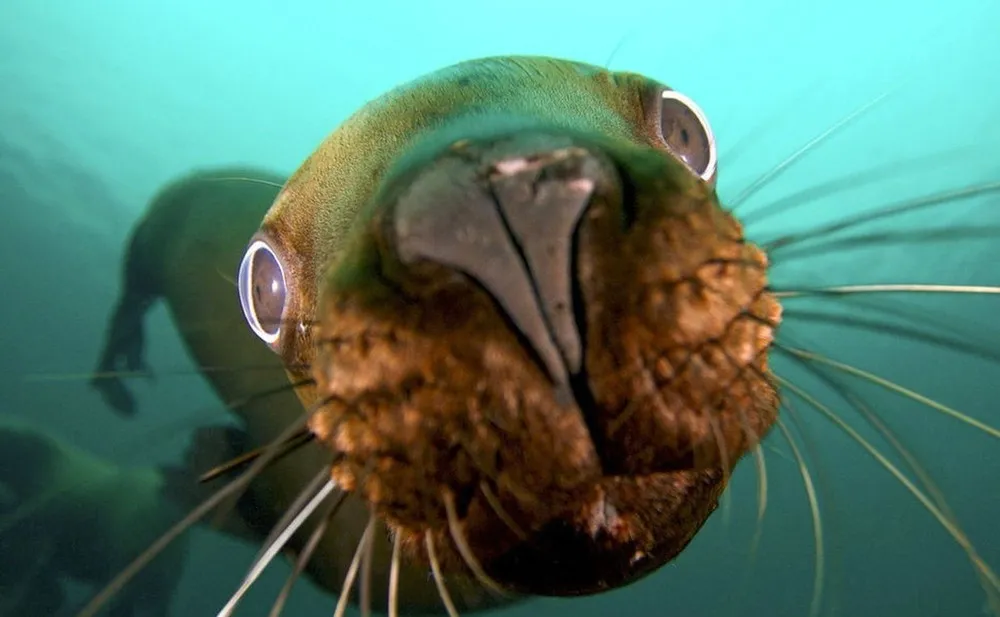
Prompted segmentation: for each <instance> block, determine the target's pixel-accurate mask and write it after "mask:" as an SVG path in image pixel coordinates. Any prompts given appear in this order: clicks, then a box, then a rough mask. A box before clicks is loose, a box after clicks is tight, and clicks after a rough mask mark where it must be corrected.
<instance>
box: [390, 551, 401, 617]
mask: <svg viewBox="0 0 1000 617" xmlns="http://www.w3.org/2000/svg"><path fill="white" fill-rule="evenodd" d="M401 543H402V539H401V538H400V535H399V533H395V534H393V537H392V561H390V563H389V617H399V562H400V556H399V553H400V549H399V546H400V544H401Z"/></svg>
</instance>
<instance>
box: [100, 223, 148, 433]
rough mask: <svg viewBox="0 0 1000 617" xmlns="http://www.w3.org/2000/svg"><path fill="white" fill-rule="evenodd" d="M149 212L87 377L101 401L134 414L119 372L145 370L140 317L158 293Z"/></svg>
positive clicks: (127, 257)
mask: <svg viewBox="0 0 1000 617" xmlns="http://www.w3.org/2000/svg"><path fill="white" fill-rule="evenodd" d="M154 214H155V211H151V212H150V213H149V214H148V215H147V216H146V217H145V218H144V219H143V220H142V221H141V222H140V223H139V225H138V226H137V227H136V229H135V231H134V232H133V234H132V237H131V239H130V242H129V246H128V251H127V253H126V255H125V261H124V264H123V266H124V267H123V269H122V270H123V272H122V287H123V289H122V292H121V295H120V296H119V298H118V302H117V304H116V305H115V310H114V312H113V313H112V315H111V320H110V322H109V324H108V330H107V334H106V336H105V340H104V347H103V348H102V350H101V355H100V357H99V359H98V362H97V367H96V369H95V374H94V376H93V377H92V378H91V380H90V385H91V386H92V387H94V388H95V389H96V390H97V391H98V392H99V393H100V394H101V397H102V398H103V399H104V401H105V402H106V403H107V404H108V405H110V406H111V407H112V408H113V409H114V410H115V411H117V412H119V413H121V414H123V415H127V416H131V415H134V414H135V397H134V396H133V395H132V393H131V392H130V391H129V390H128V388H127V387H126V386H125V383H124V381H123V379H122V375H121V373H123V372H126V373H146V374H149V368H148V367H147V365H146V363H145V360H144V352H145V342H146V337H145V328H144V325H145V324H144V322H143V319H144V318H145V316H146V313H148V312H149V309H150V308H151V307H152V306H153V304H154V303H155V302H156V300H157V299H159V297H160V295H161V291H160V289H159V287H160V285H159V277H158V276H157V274H156V273H157V271H158V270H157V268H158V266H159V260H158V259H156V256H155V253H156V250H155V249H156V243H155V239H156V229H155V228H154V227H155V226H156V224H157V223H158V221H157V220H156V219H155V218H154V216H153V215H154Z"/></svg>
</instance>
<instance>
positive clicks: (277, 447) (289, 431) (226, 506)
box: [213, 397, 331, 526]
mask: <svg viewBox="0 0 1000 617" xmlns="http://www.w3.org/2000/svg"><path fill="white" fill-rule="evenodd" d="M330 399H331V397H323V398H321V399H319V400H317V401H316V402H315V403H314V404H313V405H312V406H311V407H310V408H309V409H307V410H306V411H305V413H303V414H302V415H301V416H299V418H297V419H296V420H295V421H294V422H292V423H291V424H290V425H289V426H288V427H287V428H286V429H285V430H284V431H282V432H281V434H279V435H278V437H277V438H276V439H274V440H273V441H272V442H271V443H270V444H269V445H268V447H267V451H266V452H264V453H263V454H261V455H260V456H258V457H257V459H256V460H255V461H254V462H253V463H251V464H250V468H249V469H247V470H246V471H245V472H244V475H243V476H241V477H245V478H247V481H246V484H245V485H244V486H242V487H241V488H240V489H239V491H238V492H234V494H233V496H232V497H230V498H229V499H228V500H227V501H226V502H224V503H222V504H220V506H219V513H218V514H217V516H216V518H215V520H214V521H213V524H214V525H216V526H217V525H218V524H220V523H221V521H222V517H224V516H225V515H226V514H228V513H229V512H230V511H231V510H232V509H233V507H235V506H236V502H237V500H238V499H239V498H240V496H241V495H242V494H243V490H245V487H246V486H248V485H249V484H250V481H251V480H253V479H254V478H256V477H257V476H259V475H260V474H261V472H263V471H264V469H265V468H266V467H267V466H268V465H270V464H271V463H272V462H273V460H274V458H275V457H276V456H277V455H278V454H280V453H281V445H282V444H283V443H286V442H287V441H288V440H289V439H291V438H292V437H293V436H294V435H295V434H296V433H298V432H299V431H301V430H302V429H303V428H306V427H307V426H308V424H309V419H310V418H312V416H313V414H314V413H316V412H317V411H319V410H320V409H322V408H323V406H324V405H326V404H327V403H328V402H329V401H330Z"/></svg>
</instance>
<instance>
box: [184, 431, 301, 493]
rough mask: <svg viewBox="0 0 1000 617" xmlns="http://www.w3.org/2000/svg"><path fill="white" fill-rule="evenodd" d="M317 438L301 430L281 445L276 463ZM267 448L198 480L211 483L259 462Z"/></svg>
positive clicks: (216, 468) (206, 474)
mask: <svg viewBox="0 0 1000 617" xmlns="http://www.w3.org/2000/svg"><path fill="white" fill-rule="evenodd" d="M315 438H316V436H315V435H313V434H312V432H311V431H310V430H309V429H307V428H303V429H301V430H299V431H298V432H297V433H295V434H294V435H292V437H291V438H290V439H289V440H288V441H286V442H284V443H283V444H281V449H280V450H279V451H278V454H277V456H275V458H274V462H277V461H279V460H281V459H282V458H284V457H285V456H287V455H289V454H291V453H292V452H295V451H296V450H298V449H299V448H300V447H301V446H304V445H305V444H307V443H309V442H310V441H312V440H313V439H315ZM267 448H268V446H261V447H259V448H254V449H253V450H250V451H249V452H245V453H243V454H241V455H239V456H237V457H235V458H233V459H231V460H228V461H226V462H225V463H222V464H220V465H216V466H215V467H213V468H212V469H210V470H208V471H206V472H205V473H203V474H202V475H201V476H200V477H199V478H198V482H200V483H205V482H211V481H212V480H214V479H216V478H218V477H219V476H222V475H225V474H227V473H229V472H231V471H233V470H236V469H239V468H241V467H245V466H246V465H248V464H249V463H250V462H251V461H254V460H257V458H259V457H260V456H261V455H262V454H263V453H264V452H266V451H267Z"/></svg>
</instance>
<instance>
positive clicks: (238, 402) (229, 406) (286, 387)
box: [225, 367, 316, 411]
mask: <svg viewBox="0 0 1000 617" xmlns="http://www.w3.org/2000/svg"><path fill="white" fill-rule="evenodd" d="M307 368H308V367H307ZM314 383H316V380H315V379H313V378H311V377H310V378H308V379H301V380H299V381H293V382H290V383H286V384H282V385H280V386H275V387H273V388H267V389H266V390H261V391H259V392H255V393H253V394H251V395H250V396H245V397H243V398H240V399H233V400H232V401H228V402H227V403H226V404H225V408H226V410H227V411H236V410H238V409H240V408H241V407H245V406H246V405H249V404H250V403H254V402H256V401H259V400H262V399H265V398H267V397H269V396H274V395H275V394H281V393H282V392H288V391H290V390H295V389H296V388H300V387H302V386H308V385H311V384H314Z"/></svg>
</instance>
